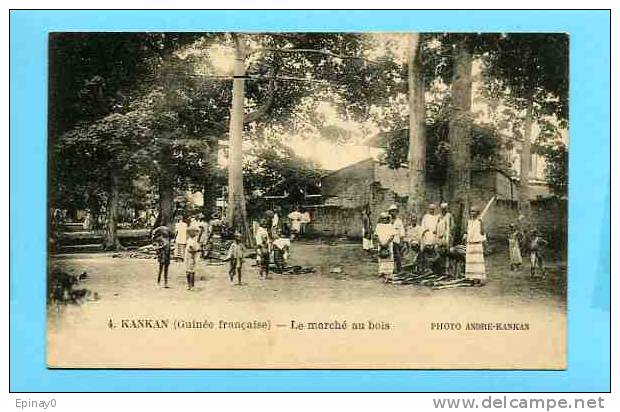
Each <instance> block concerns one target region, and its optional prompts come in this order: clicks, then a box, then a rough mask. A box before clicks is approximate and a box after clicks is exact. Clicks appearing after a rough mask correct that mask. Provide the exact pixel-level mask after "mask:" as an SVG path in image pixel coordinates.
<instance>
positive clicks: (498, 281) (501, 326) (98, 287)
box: [47, 32, 569, 370]
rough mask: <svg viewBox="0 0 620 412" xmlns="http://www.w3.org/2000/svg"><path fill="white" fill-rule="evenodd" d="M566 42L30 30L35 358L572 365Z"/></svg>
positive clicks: (518, 36) (141, 362) (98, 362)
mask: <svg viewBox="0 0 620 412" xmlns="http://www.w3.org/2000/svg"><path fill="white" fill-rule="evenodd" d="M568 45H569V36H568V35H567V34H565V33H462V32H461V33H449V32H448V33H393V32H373V33H320V32H312V33H297V32H278V33H276V32H265V33H242V32H226V33H224V32H205V33H198V32H188V33H183V32H165V33H164V32H144V33H141V32H114V33H112V32H88V33H86V32H62V33H60V32H59V33H51V34H50V35H49V105H48V107H49V129H48V130H49V134H48V165H49V168H48V279H47V281H48V288H47V291H48V302H47V365H48V367H50V368H187V369H549V370H560V369H565V368H566V366H567V365H566V353H567V345H566V290H567V282H568V280H567V272H568V268H567V202H568V197H567V196H568V170H567V168H568V148H569V143H568V139H569V137H568V104H569V103H568V102H569V99H568V80H569V79H568V72H569V71H568V49H569V47H568Z"/></svg>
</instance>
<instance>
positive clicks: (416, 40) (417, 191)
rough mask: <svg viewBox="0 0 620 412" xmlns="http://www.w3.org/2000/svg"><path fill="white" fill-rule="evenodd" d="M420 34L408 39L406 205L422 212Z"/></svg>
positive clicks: (423, 158) (423, 161)
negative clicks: (407, 178)
mask: <svg viewBox="0 0 620 412" xmlns="http://www.w3.org/2000/svg"><path fill="white" fill-rule="evenodd" d="M421 51H422V44H421V37H420V35H419V34H418V33H412V34H411V35H410V38H409V70H408V82H409V154H408V160H409V207H410V210H411V211H412V212H414V213H416V214H417V213H421V212H422V211H423V210H424V209H423V205H424V203H425V200H426V194H425V179H426V133H425V116H426V104H425V99H424V78H423V77H422V61H421Z"/></svg>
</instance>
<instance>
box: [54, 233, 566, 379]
mask: <svg viewBox="0 0 620 412" xmlns="http://www.w3.org/2000/svg"><path fill="white" fill-rule="evenodd" d="M289 264H291V265H301V266H313V267H314V268H315V272H314V273H310V274H299V275H291V276H281V275H279V274H272V278H271V279H268V280H261V279H259V278H258V276H257V273H258V272H257V269H256V267H254V266H252V265H253V261H252V260H251V259H247V260H246V262H245V265H244V272H243V276H244V277H243V284H242V285H241V286H236V285H232V284H231V283H230V281H229V280H228V276H227V271H228V266H227V264H221V263H219V264H207V263H205V262H200V263H199V266H198V268H197V273H196V288H195V289H194V290H192V291H188V290H186V287H185V274H184V266H183V264H182V263H179V262H173V263H172V264H171V266H170V282H169V283H170V288H169V289H164V288H162V287H161V286H158V285H157V284H156V274H157V261H156V260H155V259H137V258H118V257H112V254H71V255H58V256H55V257H53V258H52V259H51V261H50V265H52V266H54V265H57V266H60V267H62V268H64V269H65V270H67V271H69V272H71V273H74V274H79V273H82V272H83V271H86V272H87V274H88V278H87V279H86V280H84V281H83V282H81V283H80V285H79V287H85V288H88V289H89V290H90V291H91V292H92V294H91V296H90V297H89V298H88V299H87V300H85V301H84V302H83V303H82V304H80V305H66V306H56V305H53V306H50V307H49V309H48V363H49V364H50V366H74V367H75V366H77V367H80V366H85V367H101V366H120V367H130V366H153V365H155V366H162V365H163V366H165V367H207V366H212V365H216V366H224V367H228V366H235V365H241V366H244V367H245V366H247V367H260V366H263V365H271V366H274V365H275V366H278V367H280V366H282V367H294V366H299V365H300V364H301V365H310V366H311V367H314V366H317V365H318V366H321V365H323V366H325V365H327V366H329V367H350V366H351V365H353V367H356V366H359V367H367V366H368V364H372V365H373V366H374V365H377V367H389V366H395V365H397V366H396V367H412V366H413V367H451V366H454V364H455V362H457V364H459V365H461V366H462V367H464V368H468V367H500V368H509V367H515V366H516V367H523V368H535V367H541V366H542V367H550V368H556V369H557V368H562V365H563V364H564V363H563V362H564V357H565V353H564V352H565V350H564V349H565V346H564V345H565V342H564V341H565V312H566V300H565V290H566V273H565V265H564V262H561V261H557V260H553V259H552V257H548V259H547V267H548V269H549V276H548V278H547V279H545V280H530V279H529V272H528V271H529V266H528V265H527V263H526V265H525V268H524V269H522V270H521V271H520V272H511V271H510V270H509V268H508V256H507V251H498V252H497V253H495V254H493V255H491V256H488V259H487V272H488V283H487V285H486V286H484V287H477V288H457V289H447V290H432V289H430V288H428V287H424V286H414V285H391V284H384V283H383V282H381V281H380V280H379V279H378V278H377V276H376V270H377V266H376V265H377V264H376V263H375V262H374V261H373V259H372V258H371V257H370V256H368V255H366V254H365V253H364V252H363V251H362V250H361V245H358V244H357V243H351V242H341V241H335V242H334V241H331V242H321V241H298V242H295V243H294V244H293V247H292V253H291V259H290V261H289ZM336 267H339V268H341V269H342V270H341V273H332V269H333V268H336ZM95 293H96V299H95ZM164 316H165V317H166V318H185V319H189V318H192V319H193V318H200V319H202V318H205V317H207V316H210V317H214V318H222V317H227V318H230V319H236V318H239V317H241V318H248V317H252V318H260V319H268V320H270V321H272V322H274V323H275V324H280V326H281V327H282V329H287V328H289V326H288V325H289V324H290V321H291V319H298V318H300V317H301V318H303V319H305V320H316V318H317V317H318V318H320V319H333V318H336V317H340V318H341V319H343V318H344V319H346V318H349V319H353V318H356V319H362V318H363V319H373V320H380V321H386V322H387V323H391V324H392V325H393V326H394V325H397V326H400V328H399V329H398V333H400V334H403V335H389V336H384V338H378V337H376V336H372V339H378V340H377V345H382V342H383V340H381V339H388V340H390V341H393V339H398V337H397V336H410V335H411V334H412V333H413V334H418V335H420V334H423V335H424V336H428V339H429V344H430V345H433V344H431V343H430V342H431V341H436V342H435V344H434V345H436V346H434V348H438V347H441V345H450V346H453V345H454V344H455V342H458V339H461V338H459V335H458V334H454V333H453V334H451V335H449V336H447V335H441V334H437V333H431V332H430V329H431V326H430V324H431V323H432V322H435V321H436V322H461V321H468V320H470V321H476V322H478V321H480V322H487V321H488V322H494V321H500V320H501V321H502V322H504V321H506V322H513V321H514V322H521V323H528V324H531V325H532V326H531V327H530V329H531V330H530V331H528V333H522V334H520V335H519V337H518V338H514V337H512V338H510V337H507V336H506V335H505V334H503V333H501V334H498V333H495V334H493V335H490V336H492V337H491V338H488V336H489V335H486V336H487V338H485V342H487V343H488V344H489V348H487V349H486V350H487V352H488V351H489V350H490V351H491V352H493V351H496V352H497V353H496V354H495V355H492V354H491V356H490V357H485V358H484V359H486V360H487V361H485V362H483V361H481V359H483V358H480V357H478V356H473V357H472V358H471V359H467V357H465V358H463V354H462V353H461V354H460V356H458V355H459V353H458V351H457V353H456V356H455V355H454V353H451V354H449V355H445V354H442V353H436V352H437V351H435V350H433V351H431V352H428V349H425V347H424V345H415V347H414V346H412V347H406V348H399V349H398V350H396V351H394V350H391V351H389V352H391V353H392V352H393V353H392V356H389V355H388V354H387V352H386V353H384V352H385V351H382V350H381V351H380V350H377V349H375V350H373V351H370V352H369V351H368V350H367V349H364V350H362V351H361V352H360V353H358V354H349V353H342V352H341V349H338V348H340V345H341V344H343V343H345V344H346V343H347V342H349V340H348V339H349V335H346V336H347V338H346V339H345V338H342V339H340V338H339V340H340V341H339V342H335V343H334V345H336V346H334V347H333V348H332V347H331V344H328V345H325V343H324V342H325V339H331V338H326V336H323V337H320V336H319V337H316V339H317V340H316V342H317V345H320V346H322V347H323V348H324V350H323V351H319V352H316V351H310V352H312V353H311V354H308V353H306V351H305V350H304V351H301V352H299V350H298V349H295V350H293V349H291V346H290V342H297V340H296V339H298V337H295V334H292V336H288V335H287V336H282V333H284V331H282V332H277V331H273V333H272V334H270V335H269V334H268V335H269V336H268V337H265V336H262V335H261V336H259V335H256V336H255V335H252V336H253V337H252V339H255V340H256V342H255V343H250V341H252V342H253V340H252V339H250V341H248V342H247V344H248V345H262V344H263V343H264V344H265V345H266V348H265V349H264V351H263V350H259V351H258V352H256V346H253V348H254V349H252V351H254V352H255V353H254V354H252V353H250V354H249V355H247V356H246V355H245V354H246V352H247V350H246V352H243V349H240V351H241V353H243V355H242V356H240V357H239V358H235V360H234V361H231V360H230V359H229V357H228V356H224V357H225V358H226V359H224V358H222V354H221V353H220V352H217V354H216V353H211V352H209V353H205V354H204V357H203V358H201V359H200V360H197V359H195V358H193V357H191V358H189V359H186V358H183V357H181V358H182V359H181V358H177V357H175V355H170V357H169V358H168V357H164V358H162V357H161V356H159V357H157V359H156V360H152V359H151V358H150V357H148V356H147V355H146V354H144V357H143V358H140V356H141V355H136V352H132V351H131V350H129V349H128V350H129V352H128V353H127V357H129V359H126V358H125V357H124V356H123V355H122V354H119V353H118V342H119V341H114V343H113V344H112V346H114V347H115V348H117V349H115V351H112V353H109V354H107V355H105V356H104V355H103V353H102V354H101V358H100V359H99V358H97V354H98V351H93V349H92V347H93V345H97V344H98V342H99V340H100V339H102V338H104V339H108V338H109V339H126V338H127V336H125V337H124V338H123V337H122V336H120V335H110V331H109V330H108V329H109V328H107V327H106V324H107V323H108V322H109V321H110V320H113V321H114V322H118V320H119V319H125V318H131V319H134V318H146V317H149V318H151V317H164ZM284 325H287V326H286V327H285V326H284ZM392 329H394V327H393V328H392ZM276 332H277V333H279V334H276ZM106 333H107V334H106ZM115 333H116V332H115ZM149 333H150V332H148V333H147V334H146V335H140V337H139V338H138V337H137V336H138V335H131V336H132V338H131V339H138V341H136V342H135V345H138V346H139V345H141V344H143V343H144V342H143V341H142V340H141V339H146V337H143V336H151V335H149ZM288 333H289V334H291V333H292V332H288ZM394 333H396V332H394ZM263 335H265V334H263ZM110 336H116V337H114V338H111V337H110ZM244 336H248V335H244ZM304 336H306V338H309V335H304ZM330 336H331V335H330ZM342 336H345V335H342ZM476 336H480V335H479V334H478V335H476ZM186 338H187V339H188V340H187V341H186V342H190V343H188V344H189V345H193V344H194V342H198V340H199V339H198V338H192V337H191V336H189V335H188V336H187V337H186ZM170 339H176V338H172V337H170ZM183 339H185V338H183ZM192 339H193V340H192ZM200 339H202V338H200ZM205 339H206V338H205ZM218 339H220V338H218ZM222 339H224V338H222ZM226 339H227V338H226ZM226 339H225V342H229V341H228V340H226ZM244 339H245V338H244ZM261 339H267V340H266V341H263V340H261ZM274 339H276V340H277V339H280V340H283V341H282V342H280V341H277V342H275V341H274ZM313 339H314V338H313ZM351 339H356V342H357V341H358V340H357V338H353V337H351ZM471 339H472V338H471V337H469V338H466V339H465V342H469V341H470V340H471ZM475 339H477V338H475ZM475 339H474V340H471V342H470V343H471V345H472V347H474V346H475V345H479V344H478V343H476V341H475ZM289 340H290V342H289ZM494 340H496V341H494ZM120 342H122V340H121V341H120ZM132 342H133V341H132ZM140 342H142V343H140ZM218 342H220V341H218ZM225 342H224V341H223V342H222V343H221V344H224V345H225V344H226V343H225ZM235 342H238V341H235ZM261 342H262V343H261ZM285 342H287V343H285ZM305 342H308V340H306V341H305ZM541 342H543V346H544V347H541ZM161 344H162V345H163V342H162V343H161ZM468 344H469V343H468ZM196 345H198V343H196ZM274 345H275V347H277V348H281V349H278V350H277V352H278V354H273V353H272V352H274V351H276V349H274ZM280 345H282V346H280ZM437 345H439V346H437ZM485 345H486V343H485ZM498 345H499V347H498ZM513 345H515V346H518V345H521V346H522V347H523V350H524V353H519V351H518V350H517V351H512V352H513V353H512V354H511V355H510V356H507V357H506V356H505V351H503V350H504V349H503V348H505V347H507V346H513ZM130 346H131V345H130ZM106 348H109V345H106ZM282 348H286V349H282ZM491 348H493V349H491ZM136 350H137V351H140V350H139V349H136ZM214 350H215V349H214ZM534 350H536V351H538V352H539V353H538V354H537V355H536V356H533V357H532V356H531V354H532V352H531V351H534ZM252 351H250V352H252ZM287 351H288V352H287ZM315 352H316V353H315ZM353 352H355V351H353ZM452 352H453V351H452ZM257 356H258V357H259V359H257V358H256V357H257ZM349 356H352V357H353V359H350V360H346V359H348V357H349ZM493 356H496V357H497V359H496V358H494V357H493ZM373 357H374V358H373ZM502 359H504V360H502ZM399 360H400V361H399ZM111 364H112V365H111Z"/></svg>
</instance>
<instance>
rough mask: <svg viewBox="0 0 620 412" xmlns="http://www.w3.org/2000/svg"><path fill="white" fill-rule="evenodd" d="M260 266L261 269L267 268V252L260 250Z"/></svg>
mask: <svg viewBox="0 0 620 412" xmlns="http://www.w3.org/2000/svg"><path fill="white" fill-rule="evenodd" d="M260 267H261V268H263V269H269V252H261V254H260Z"/></svg>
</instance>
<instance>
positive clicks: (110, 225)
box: [103, 170, 122, 250]
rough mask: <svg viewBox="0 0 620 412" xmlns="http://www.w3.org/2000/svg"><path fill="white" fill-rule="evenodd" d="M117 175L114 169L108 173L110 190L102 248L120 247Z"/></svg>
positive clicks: (114, 248)
mask: <svg viewBox="0 0 620 412" xmlns="http://www.w3.org/2000/svg"><path fill="white" fill-rule="evenodd" d="M119 191H120V188H119V176H118V172H117V171H116V170H112V172H111V174H110V191H109V193H108V202H107V208H106V214H107V216H106V228H105V238H104V239H103V248H104V250H118V249H121V248H122V245H121V242H120V241H119V240H118V231H117V224H118V201H119V197H120V193H119Z"/></svg>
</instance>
